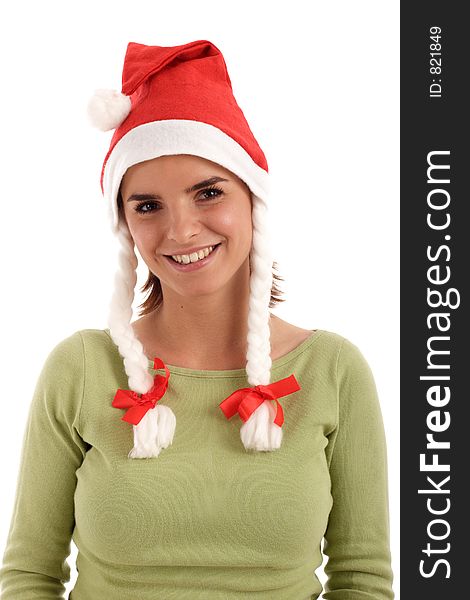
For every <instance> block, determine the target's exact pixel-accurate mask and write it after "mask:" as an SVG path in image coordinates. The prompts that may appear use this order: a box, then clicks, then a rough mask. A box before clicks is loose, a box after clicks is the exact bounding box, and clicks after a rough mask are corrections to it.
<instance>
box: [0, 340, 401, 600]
mask: <svg viewBox="0 0 470 600" xmlns="http://www.w3.org/2000/svg"><path fill="white" fill-rule="evenodd" d="M149 369H150V372H151V373H152V374H155V373H156V371H153V361H152V360H149ZM169 370H170V379H169V387H168V389H167V391H166V393H165V395H164V396H163V398H162V399H161V400H160V402H161V403H162V404H166V405H167V406H169V407H171V409H172V410H173V412H174V413H175V415H176V431H175V436H174V439H173V444H172V445H170V446H169V447H168V448H166V449H164V450H162V451H161V453H160V455H159V456H158V457H156V458H152V459H129V458H128V456H127V455H128V452H129V451H130V449H131V448H132V446H133V428H132V425H131V424H129V423H127V422H125V421H123V420H122V419H121V417H122V416H123V415H124V410H121V409H117V408H114V407H113V406H112V405H111V403H112V401H113V398H114V394H115V392H116V390H117V389H118V388H123V389H128V387H129V386H128V382H127V377H126V374H125V371H124V366H123V360H122V357H121V356H120V354H119V352H118V349H117V346H116V345H115V344H114V342H113V341H112V339H111V337H110V336H109V330H99V329H85V330H81V331H77V332H75V333H74V334H73V335H71V336H70V337H68V338H66V339H64V340H62V341H61V342H60V343H58V344H57V346H56V347H55V348H53V350H52V351H51V353H50V354H49V356H48V358H47V359H46V362H45V364H44V367H43V369H42V372H41V375H40V377H39V379H38V382H37V385H36V389H35V392H34V395H33V398H32V403H31V407H30V411H29V416H28V421H27V426H26V430H25V435H24V440H23V450H22V455H21V467H20V471H19V477H18V483H17V490H16V498H15V503H14V509H13V513H12V518H11V526H10V532H9V536H8V539H7V543H6V548H5V552H4V556H3V566H2V568H1V570H0V581H1V590H2V593H1V598H2V600H29V599H39V598H40V599H41V600H46V599H50V600H52V599H57V598H62V597H63V593H64V590H65V586H64V583H65V582H67V581H69V578H70V567H69V565H68V563H67V562H66V559H67V557H68V555H69V553H70V542H71V539H73V541H74V543H75V544H76V546H77V548H78V556H77V565H76V566H77V570H78V578H77V581H76V583H75V587H74V589H73V591H72V592H71V593H70V595H69V599H70V600H157V599H162V600H189V599H191V600H198V599H200V600H236V599H240V598H247V599H248V598H249V599H250V600H252V599H255V598H256V599H259V600H307V599H308V600H311V599H316V598H318V597H319V595H320V594H321V592H322V586H321V584H320V582H319V580H318V579H317V577H316V576H315V573H314V572H315V570H316V569H317V568H318V567H319V565H321V563H322V558H323V557H322V553H321V542H322V539H323V538H324V539H325V543H324V552H325V554H327V555H328V562H327V565H326V567H325V572H326V574H327V576H328V582H327V584H326V587H325V591H324V593H323V596H322V597H323V598H325V599H327V600H366V599H367V600H385V599H390V598H393V597H394V595H393V592H392V571H391V562H390V549H389V516H388V498H387V458H386V445H385V435H384V429H383V422H382V416H381V411H380V405H379V400H378V397H377V392H376V387H375V383H374V379H373V376H372V374H371V372H370V369H369V366H368V364H367V362H366V361H365V359H364V357H363V356H362V354H361V353H360V351H359V350H358V348H357V347H356V346H355V345H354V344H352V343H351V342H349V341H348V340H347V339H345V338H343V337H342V336H340V335H338V334H335V333H332V332H329V331H325V330H317V331H315V332H312V333H311V335H310V336H309V338H307V339H306V340H305V341H304V342H303V343H302V344H300V345H299V346H298V347H297V348H295V349H294V350H292V351H291V352H289V353H288V354H286V355H285V356H283V357H281V358H278V359H277V360H275V361H274V362H273V368H272V377H271V381H273V382H274V381H278V380H279V379H282V378H284V377H288V376H289V375H290V374H291V373H294V375H295V377H296V379H297V381H298V382H299V384H300V386H301V390H300V391H297V392H295V393H292V394H290V395H288V396H285V397H283V398H281V399H280V400H279V401H280V403H281V404H282V406H283V409H284V418H285V421H284V424H283V426H282V427H283V440H282V444H281V447H280V449H278V450H275V451H272V452H256V451H246V450H245V448H244V446H243V444H242V442H241V439H240V427H241V425H242V424H243V422H242V421H241V420H240V418H239V416H238V415H235V416H234V417H232V418H231V419H229V420H228V419H227V418H226V417H225V415H224V414H223V412H222V410H221V409H220V407H219V404H220V402H221V401H222V400H223V399H225V398H226V397H227V396H228V395H230V394H231V393H232V392H233V391H235V390H236V389H238V388H241V387H250V386H249V384H248V382H247V379H246V372H245V369H235V370H225V371H200V370H194V369H188V368H183V367H176V366H175V367H172V366H169ZM158 372H161V373H162V374H163V371H158Z"/></svg>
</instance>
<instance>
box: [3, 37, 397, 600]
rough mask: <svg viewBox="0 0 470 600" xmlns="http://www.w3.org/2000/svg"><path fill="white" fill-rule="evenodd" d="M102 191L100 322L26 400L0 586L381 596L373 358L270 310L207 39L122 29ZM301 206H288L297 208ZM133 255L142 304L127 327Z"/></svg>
mask: <svg viewBox="0 0 470 600" xmlns="http://www.w3.org/2000/svg"><path fill="white" fill-rule="evenodd" d="M89 108H90V116H91V118H92V120H93V122H94V123H95V124H96V125H97V126H99V127H100V128H101V129H103V130H109V129H115V132H114V136H113V138H112V140H111V144H110V148H109V151H108V153H107V155H106V157H105V160H104V164H103V170H102V177H101V185H102V189H103V193H104V196H105V199H106V201H107V202H108V203H109V207H110V218H111V223H112V227H113V231H114V232H115V234H116V236H117V238H118V240H119V244H120V255H119V268H118V271H117V274H116V280H115V284H116V287H115V291H114V295H113V298H112V302H111V307H110V317H109V322H108V325H109V327H108V328H107V329H103V330H95V329H86V330H80V331H77V332H75V333H74V334H73V335H71V336H70V337H68V338H66V339H64V340H63V341H61V342H60V343H59V344H58V345H57V346H56V347H55V348H54V349H53V350H52V351H51V353H50V355H49V357H48V358H47V360H46V363H45V365H44V368H43V370H42V373H41V376H40V378H39V381H38V383H37V387H36V391H35V394H34V397H33V401H32V405H31V409H30V414H29V419H28V424H27V428H26V433H25V439H24V447H23V455H22V462H21V469H20V476H19V480H18V488H17V495H16V500H15V507H14V512H13V517H12V523H11V528H10V534H9V537H8V541H7V546H6V549H5V553H4V558H3V567H2V569H1V572H0V574H1V584H2V599H3V600H10V599H13V598H15V599H23V598H24V599H26V598H35V597H39V596H40V597H41V598H44V599H45V598H50V599H53V598H60V597H62V593H63V591H64V585H63V584H64V582H66V581H68V580H69V577H70V569H69V566H68V564H67V563H66V558H67V556H68V554H69V551H70V541H71V539H73V540H74V542H75V544H76V546H77V548H78V557H77V570H78V578H77V581H76V584H75V587H74V589H73V591H72V592H71V594H70V596H69V598H71V599H73V600H89V599H93V600H94V599H97V598H100V599H102V600H108V599H109V600H111V599H112V600H115V599H116V598H119V599H120V600H126V599H132V600H135V599H136V598H138V599H139V600H156V599H157V598H162V599H165V600H170V599H175V600H184V599H186V598H187V599H189V598H191V600H195V599H197V598H201V599H204V600H216V599H217V600H220V599H222V598H224V599H233V600H236V599H240V598H250V599H252V598H259V599H260V600H261V599H266V600H268V599H269V600H307V599H315V598H319V596H320V594H321V592H322V586H321V584H320V582H319V580H318V579H317V577H316V576H315V570H316V569H317V568H318V567H319V566H320V565H321V563H322V560H323V555H322V542H324V546H323V551H324V552H325V554H326V555H327V556H328V562H327V565H326V567H325V572H326V574H327V576H328V581H327V583H326V586H325V593H324V595H323V598H325V599H330V600H355V599H356V598H357V600H359V599H361V600H362V598H374V599H375V600H385V599H390V598H393V592H392V572H391V566H390V550H389V522H388V499H387V465H386V447H385V437H384V430H383V424H382V417H381V412H380V405H379V400H378V398H377V392H376V388H375V384H374V379H373V376H372V374H371V372H370V369H369V366H368V364H367V362H366V360H365V359H364V357H363V356H362V354H361V352H360V351H359V350H358V348H357V347H356V346H355V345H354V344H353V343H351V342H350V341H349V340H347V339H345V338H344V337H342V336H341V335H338V334H336V333H333V332H329V331H326V330H321V329H316V330H307V329H302V328H299V327H296V326H294V325H292V324H290V323H287V322H285V321H283V320H282V319H279V318H277V317H276V316H274V315H272V314H271V312H270V309H271V308H272V307H273V306H275V304H276V302H278V301H280V297H279V290H278V288H277V287H276V285H275V283H276V277H277V276H275V275H274V274H273V257H272V250H271V244H270V240H269V236H268V231H267V229H268V227H267V207H268V204H269V202H268V196H269V192H268V182H269V181H268V167H267V163H266V159H265V156H264V154H263V152H262V150H261V148H260V147H259V145H258V143H257V142H256V140H255V138H254V136H253V134H252V132H251V130H250V128H249V126H248V123H247V122H246V120H245V118H244V115H243V113H242V111H241V109H240V107H239V106H238V104H237V102H236V101H235V98H234V96H233V92H232V87H231V82H230V78H229V75H228V72H227V69H226V65H225V61H224V59H223V56H222V54H221V52H220V51H219V50H218V49H217V48H216V47H215V46H214V45H213V44H212V43H210V42H208V41H204V40H202V41H201V40H199V41H195V42H191V43H188V44H184V45H181V46H176V47H159V46H145V45H143V44H135V43H130V44H129V45H128V48H127V53H126V57H125V61H124V69H123V86H122V92H121V93H118V92H112V91H104V90H98V91H97V93H96V95H95V97H94V99H93V100H92V101H91V102H90V107H89ZM292 208H293V210H298V211H301V210H302V207H301V206H293V207H292ZM135 248H137V250H138V251H139V254H140V256H141V258H142V260H143V261H144V262H145V264H146V266H147V267H148V269H149V277H148V281H147V283H146V285H145V286H144V291H147V292H148V297H147V299H146V300H145V302H144V304H143V305H142V311H141V314H140V317H141V318H139V319H138V320H136V321H134V322H131V320H132V302H133V299H134V289H135V286H136V267H137V257H136V254H135Z"/></svg>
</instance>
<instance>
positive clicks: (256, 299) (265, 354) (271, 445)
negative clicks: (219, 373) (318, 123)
mask: <svg viewBox="0 0 470 600" xmlns="http://www.w3.org/2000/svg"><path fill="white" fill-rule="evenodd" d="M252 198H253V208H252V213H251V214H252V222H253V242H252V247H251V254H250V259H251V266H252V268H251V276H250V299H249V308H248V339H247V346H248V348H247V363H246V372H247V378H248V383H249V384H250V385H253V386H254V385H268V384H269V383H270V380H271V365H272V360H271V342H270V328H269V320H270V316H271V313H270V310H269V301H270V298H271V286H272V280H273V274H272V265H273V260H272V252H271V243H270V238H269V227H268V224H267V216H268V215H267V205H266V203H265V201H264V200H262V199H261V198H260V197H258V196H255V195H253V196H252ZM275 416H276V409H275V407H274V406H273V403H272V401H271V400H265V401H264V402H263V403H262V404H261V405H260V406H259V407H258V408H257V409H256V410H255V412H254V413H253V414H252V415H251V416H250V418H249V419H248V420H247V421H246V422H245V423H244V424H243V425H242V427H241V429H240V437H241V440H242V442H243V445H244V446H245V449H246V450H258V451H270V450H276V449H278V448H280V446H281V442H282V428H281V427H279V426H278V425H276V424H275V423H274V418H275Z"/></svg>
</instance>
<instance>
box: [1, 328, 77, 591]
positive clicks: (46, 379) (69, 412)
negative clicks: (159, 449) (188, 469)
mask: <svg viewBox="0 0 470 600" xmlns="http://www.w3.org/2000/svg"><path fill="white" fill-rule="evenodd" d="M83 386H84V354H83V346H82V340H81V335H80V333H79V332H76V333H74V334H73V335H72V336H70V337H68V338H66V339H65V340H63V341H61V342H60V343H59V344H58V345H57V346H56V347H55V348H54V349H53V350H52V351H51V353H50V354H49V356H48V357H47V359H46V362H45V364H44V367H43V369H42V372H41V374H40V376H39V379H38V382H37V384H36V389H35V391H34V395H33V399H32V402H31V406H30V409H29V416H28V420H27V424H26V429H25V433H24V438H23V448H22V454H21V462H20V470H19V475H18V480H17V488H16V498H15V502H14V508H13V513H12V517H11V524H10V531H9V535H8V539H7V542H6V547H5V552H4V556H3V565H2V568H1V570H0V584H1V585H0V590H1V594H0V596H1V598H2V600H30V599H31V600H32V599H37V598H41V600H45V599H50V600H53V599H54V600H55V599H57V598H63V592H64V590H65V586H64V583H65V582H67V581H69V579H70V567H69V565H68V563H67V562H66V559H67V557H68V555H69V553H70V541H71V537H72V533H73V528H74V492H75V486H76V474H75V471H76V470H77V468H78V467H79V466H80V464H81V463H82V461H83V458H84V457H85V453H86V450H87V447H86V444H85V442H84V441H83V440H82V438H81V437H80V434H79V430H80V407H81V402H82V396H83Z"/></svg>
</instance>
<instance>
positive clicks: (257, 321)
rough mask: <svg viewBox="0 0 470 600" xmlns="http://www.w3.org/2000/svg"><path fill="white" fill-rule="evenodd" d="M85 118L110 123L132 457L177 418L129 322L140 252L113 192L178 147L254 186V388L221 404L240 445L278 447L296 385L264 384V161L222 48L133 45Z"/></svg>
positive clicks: (123, 399)
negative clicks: (137, 169) (138, 168)
mask: <svg viewBox="0 0 470 600" xmlns="http://www.w3.org/2000/svg"><path fill="white" fill-rule="evenodd" d="M88 115H89V118H90V121H91V122H92V124H93V125H94V126H96V127H98V128H99V129H101V130H103V131H108V130H110V129H115V131H114V135H113V137H112V139H111V143H110V147H109V150H108V152H107V154H106V157H105V159H104V162H103V167H102V171H101V188H102V191H103V194H104V196H105V198H106V200H107V201H108V205H109V208H110V219H111V226H112V229H113V232H114V233H115V235H116V236H117V238H118V240H119V242H120V256H119V266H118V270H117V272H116V277H115V289H114V293H113V297H112V299H111V304H110V311H109V319H108V325H109V330H110V334H111V337H112V338H113V341H114V342H115V343H116V345H117V347H118V349H119V352H120V354H121V356H122V357H123V359H124V367H125V370H126V374H127V376H128V382H129V387H130V389H129V390H118V391H117V392H116V396H115V398H114V400H113V406H116V407H117V408H127V412H126V414H125V416H124V417H123V419H124V420H126V421H128V422H129V423H132V425H133V430H134V447H133V448H132V450H131V451H130V452H129V457H130V458H150V457H155V456H158V454H159V453H160V451H161V450H162V449H163V448H167V447H168V446H169V445H170V444H171V443H172V441H173V435H174V431H175V426H176V416H175V415H174V413H173V411H172V410H171V409H170V408H169V407H168V406H165V405H164V404H163V403H162V402H160V399H161V398H164V394H165V391H166V389H167V387H168V385H171V382H170V383H169V381H168V380H169V377H170V374H169V371H168V369H166V367H165V365H164V363H163V362H162V361H161V359H159V358H158V357H156V358H155V365H158V366H155V368H164V369H165V373H166V376H165V377H163V376H162V375H157V376H155V377H154V378H152V376H151V375H150V373H149V371H148V358H147V357H146V356H145V354H144V351H143V347H142V344H141V343H140V341H139V340H138V339H137V337H136V336H135V334H134V330H133V328H132V326H131V319H132V302H133V299H134V294H135V285H136V282H137V275H136V268H137V257H136V255H135V251H134V242H133V239H132V237H131V235H130V232H129V230H128V228H127V225H126V223H124V222H122V220H120V219H119V215H118V208H117V198H118V192H119V187H120V184H121V181H122V178H123V176H124V174H125V172H126V170H127V169H128V168H129V167H131V166H132V165H135V164H137V163H140V162H143V161H146V160H150V159H153V158H157V157H159V156H165V155H175V154H191V155H195V156H199V157H202V158H205V159H207V160H210V161H213V162H216V163H218V164H220V165H221V166H223V167H225V168H226V169H228V170H230V171H231V172H232V173H234V174H235V175H237V176H238V177H239V178H240V179H242V180H243V181H244V182H245V183H246V184H247V186H248V187H249V188H250V191H251V194H252V206H253V208H252V223H253V242H252V248H251V252H250V262H251V275H250V299H249V317H248V325H249V327H248V339H247V363H246V373H247V381H248V383H249V384H250V385H251V386H253V387H251V388H242V389H241V390H235V391H234V393H233V394H231V395H230V396H229V397H228V398H226V399H225V400H224V401H223V402H221V403H220V408H221V410H222V411H223V412H224V414H225V416H226V417H227V418H231V417H232V416H233V415H234V414H238V415H239V416H240V418H241V419H242V421H243V422H244V424H243V426H242V427H241V431H240V435H241V440H242V443H243V445H244V446H245V449H246V450H249V449H251V450H258V451H269V450H275V449H277V448H279V447H280V445H281V440H282V429H281V427H282V422H283V413H282V408H281V406H280V404H279V402H278V400H277V399H278V398H279V397H281V396H285V395H287V394H290V393H292V392H293V391H296V390H298V389H300V388H299V386H298V383H297V382H296V380H295V377H294V376H293V375H291V376H290V377H289V378H286V379H285V380H281V381H279V382H275V383H270V377H271V357H270V353H271V344H270V328H269V319H270V311H269V302H270V298H271V287H272V280H273V274H272V266H273V260H272V254H271V245H270V239H269V233H268V231H267V199H268V195H269V176H268V165H267V162H266V158H265V156H264V153H263V151H262V150H261V148H260V146H259V144H258V142H257V141H256V139H255V137H254V135H253V133H252V131H251V130H250V127H249V125H248V123H247V121H246V119H245V117H244V115H243V112H242V110H241V109H240V107H239V106H238V104H237V102H236V100H235V97H234V95H233V90H232V84H231V81H230V77H229V74H228V71H227V67H226V64H225V60H224V58H223V56H222V53H221V52H220V50H219V49H218V48H217V47H216V46H215V45H214V44H212V43H211V42H208V41H206V40H198V41H195V42H189V43H188V44H182V45H180V46H171V47H164V46H146V45H144V44H137V43H134V42H131V43H129V44H128V46H127V52H126V56H125V59H124V68H123V73H122V91H121V92H118V91H115V90H96V92H95V95H94V96H93V98H91V100H90V102H89V105H88ZM273 401H275V402H276V404H277V406H276V407H274V405H273Z"/></svg>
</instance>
